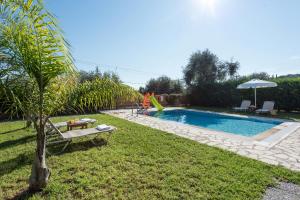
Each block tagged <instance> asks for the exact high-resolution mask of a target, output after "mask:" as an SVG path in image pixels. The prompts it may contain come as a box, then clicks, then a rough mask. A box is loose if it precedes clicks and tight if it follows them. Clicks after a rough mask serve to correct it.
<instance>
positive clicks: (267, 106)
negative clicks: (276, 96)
mask: <svg viewBox="0 0 300 200" xmlns="http://www.w3.org/2000/svg"><path fill="white" fill-rule="evenodd" d="M274 105H275V102H274V101H265V102H264V104H263V107H262V108H261V109H257V110H256V113H270V112H271V111H272V110H274Z"/></svg>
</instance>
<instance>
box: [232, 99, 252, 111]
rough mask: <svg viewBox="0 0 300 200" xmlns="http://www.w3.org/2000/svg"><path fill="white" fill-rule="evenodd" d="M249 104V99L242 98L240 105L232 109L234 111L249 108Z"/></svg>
mask: <svg viewBox="0 0 300 200" xmlns="http://www.w3.org/2000/svg"><path fill="white" fill-rule="evenodd" d="M250 105H251V101H249V100H243V101H242V103H241V106H240V107H233V110H235V111H246V110H248V109H249V106H250Z"/></svg>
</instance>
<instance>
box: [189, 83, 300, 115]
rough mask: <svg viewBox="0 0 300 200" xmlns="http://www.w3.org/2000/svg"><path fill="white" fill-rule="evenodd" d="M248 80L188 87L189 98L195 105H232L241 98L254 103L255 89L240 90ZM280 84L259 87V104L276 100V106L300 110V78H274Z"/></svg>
mask: <svg viewBox="0 0 300 200" xmlns="http://www.w3.org/2000/svg"><path fill="white" fill-rule="evenodd" d="M245 81H248V80H245V79H243V80H229V81H226V82H222V83H214V84H205V85H201V86H197V87H190V88H189V89H188V100H189V103H190V104H191V105H193V106H214V107H232V106H237V105H240V103H241V100H243V99H249V100H251V101H252V104H254V91H253V89H246V90H238V89H236V87H237V85H239V84H241V83H243V82H245ZM271 81H274V82H276V83H277V84H278V87H275V88H264V89H257V104H258V106H261V105H262V104H263V102H264V101H268V100H272V101H275V103H276V105H275V107H276V108H278V109H283V110H286V111H291V110H300V78H277V79H272V80H271Z"/></svg>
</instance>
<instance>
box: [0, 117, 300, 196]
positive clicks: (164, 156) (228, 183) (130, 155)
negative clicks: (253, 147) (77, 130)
mask: <svg viewBox="0 0 300 200" xmlns="http://www.w3.org/2000/svg"><path fill="white" fill-rule="evenodd" d="M79 117H85V116H76V118H79ZM88 117H91V118H96V119H97V120H98V122H99V123H105V124H111V125H114V126H116V127H118V130H117V131H116V132H115V133H114V134H113V136H112V137H111V138H110V139H109V140H108V143H107V144H106V145H100V146H97V147H95V146H93V145H91V143H90V142H89V141H87V140H86V139H78V140H76V141H74V143H73V144H71V145H70V146H69V148H68V149H67V151H66V152H65V153H63V154H60V155H57V156H50V157H48V158H47V163H48V166H49V167H50V168H51V172H52V174H51V177H50V182H49V185H48V186H47V187H46V189H45V190H44V191H42V192H39V193H36V194H30V195H29V194H28V195H27V196H23V198H28V199H243V200H245V199H251V200H253V199H261V197H262V195H263V193H264V191H265V189H266V188H267V187H268V186H271V185H273V184H274V183H275V182H276V179H277V180H286V181H291V182H294V183H298V184H300V173H297V172H292V171H289V170H287V169H284V168H281V167H275V166H271V165H268V164H264V163H262V162H259V161H256V160H252V159H248V158H245V157H241V156H238V155H236V154H233V153H230V152H228V151H224V150H221V149H218V148H214V147H209V146H207V145H203V144H199V143H197V142H194V141H191V140H188V139H184V138H180V137H177V136H175V135H173V134H168V133H165V132H162V131H158V130H155V129H151V128H148V127H145V126H142V125H137V124H134V123H130V122H128V121H125V120H122V119H117V118H114V117H111V116H108V115H103V114H97V115H88ZM70 118H72V117H70V116H69V117H58V118H55V121H63V120H66V119H70ZM73 118H74V117H73ZM23 126H24V122H23V121H14V122H2V123H0V127H1V128H0V199H5V198H12V197H14V196H15V195H16V194H17V193H19V192H20V191H22V190H24V189H25V188H26V187H27V179H28V176H29V174H30V167H31V162H32V157H33V152H34V148H35V133H34V130H32V129H22V127H23ZM103 138H104V139H105V138H107V135H104V136H103Z"/></svg>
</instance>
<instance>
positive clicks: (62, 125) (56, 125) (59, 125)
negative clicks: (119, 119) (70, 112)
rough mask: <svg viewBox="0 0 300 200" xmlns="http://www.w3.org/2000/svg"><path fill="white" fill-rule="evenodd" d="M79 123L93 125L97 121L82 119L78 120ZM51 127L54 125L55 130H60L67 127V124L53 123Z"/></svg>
mask: <svg viewBox="0 0 300 200" xmlns="http://www.w3.org/2000/svg"><path fill="white" fill-rule="evenodd" d="M79 121H83V122H86V123H91V124H94V123H95V122H96V121H97V120H96V119H90V118H83V119H80V120H79ZM53 125H54V126H55V127H56V128H62V127H65V126H67V122H58V123H53Z"/></svg>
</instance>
